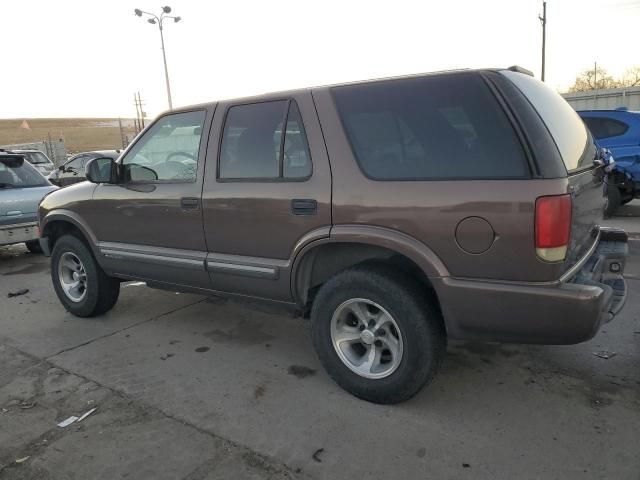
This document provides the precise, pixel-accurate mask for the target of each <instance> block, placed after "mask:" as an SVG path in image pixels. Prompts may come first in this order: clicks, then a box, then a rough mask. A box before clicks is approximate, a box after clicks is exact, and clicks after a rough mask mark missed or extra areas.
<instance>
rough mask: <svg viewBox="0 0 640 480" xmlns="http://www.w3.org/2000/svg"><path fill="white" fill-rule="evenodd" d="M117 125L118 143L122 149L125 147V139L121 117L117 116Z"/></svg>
mask: <svg viewBox="0 0 640 480" xmlns="http://www.w3.org/2000/svg"><path fill="white" fill-rule="evenodd" d="M118 127H120V144H121V145H122V149H123V150H124V149H125V148H126V145H125V143H126V139H125V137H124V130H123V129H122V119H121V118H120V117H118Z"/></svg>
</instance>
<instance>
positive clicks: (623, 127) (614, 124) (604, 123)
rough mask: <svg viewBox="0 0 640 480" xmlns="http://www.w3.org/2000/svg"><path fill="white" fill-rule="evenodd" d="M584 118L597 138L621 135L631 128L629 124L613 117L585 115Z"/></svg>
mask: <svg viewBox="0 0 640 480" xmlns="http://www.w3.org/2000/svg"><path fill="white" fill-rule="evenodd" d="M583 120H584V123H586V124H587V127H589V130H591V133H592V134H593V136H594V137H595V139H596V140H601V139H603V138H611V137H619V136H620V135H624V134H625V133H627V130H629V125H627V124H626V123H624V122H621V121H619V120H614V119H613V118H603V117H585V118H583Z"/></svg>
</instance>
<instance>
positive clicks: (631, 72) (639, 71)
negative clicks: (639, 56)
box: [620, 65, 640, 87]
mask: <svg viewBox="0 0 640 480" xmlns="http://www.w3.org/2000/svg"><path fill="white" fill-rule="evenodd" d="M620 83H621V84H622V86H623V87H639V86H640V65H636V66H635V67H630V68H627V70H625V72H624V76H623V77H622V81H621V82H620Z"/></svg>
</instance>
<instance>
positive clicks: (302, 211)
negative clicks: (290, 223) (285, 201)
mask: <svg viewBox="0 0 640 480" xmlns="http://www.w3.org/2000/svg"><path fill="white" fill-rule="evenodd" d="M317 211H318V202H317V201H316V200H313V199H309V198H304V199H303V198H294V199H293V200H291V212H292V213H293V214H294V215H315V214H316V212H317Z"/></svg>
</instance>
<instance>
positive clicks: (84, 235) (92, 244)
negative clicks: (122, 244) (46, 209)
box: [40, 210, 98, 258]
mask: <svg viewBox="0 0 640 480" xmlns="http://www.w3.org/2000/svg"><path fill="white" fill-rule="evenodd" d="M40 230H41V233H40V235H41V236H42V237H43V238H44V237H46V238H47V239H48V241H49V247H50V249H51V250H53V246H54V245H55V242H56V241H57V240H58V239H59V238H60V237H61V236H62V235H65V234H67V233H73V234H75V235H77V236H79V238H80V239H81V240H83V241H84V242H85V243H86V244H87V246H89V248H90V249H91V251H92V252H93V254H94V255H95V256H96V258H98V255H97V254H98V248H97V244H98V240H97V238H96V236H95V235H94V234H93V232H92V230H91V229H90V228H89V226H88V225H87V224H86V223H85V222H84V221H83V220H82V218H81V217H80V216H79V215H78V214H76V213H75V212H72V211H69V210H55V211H53V212H50V213H48V214H47V215H46V216H45V217H44V219H43V220H42V221H41V223H40Z"/></svg>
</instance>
